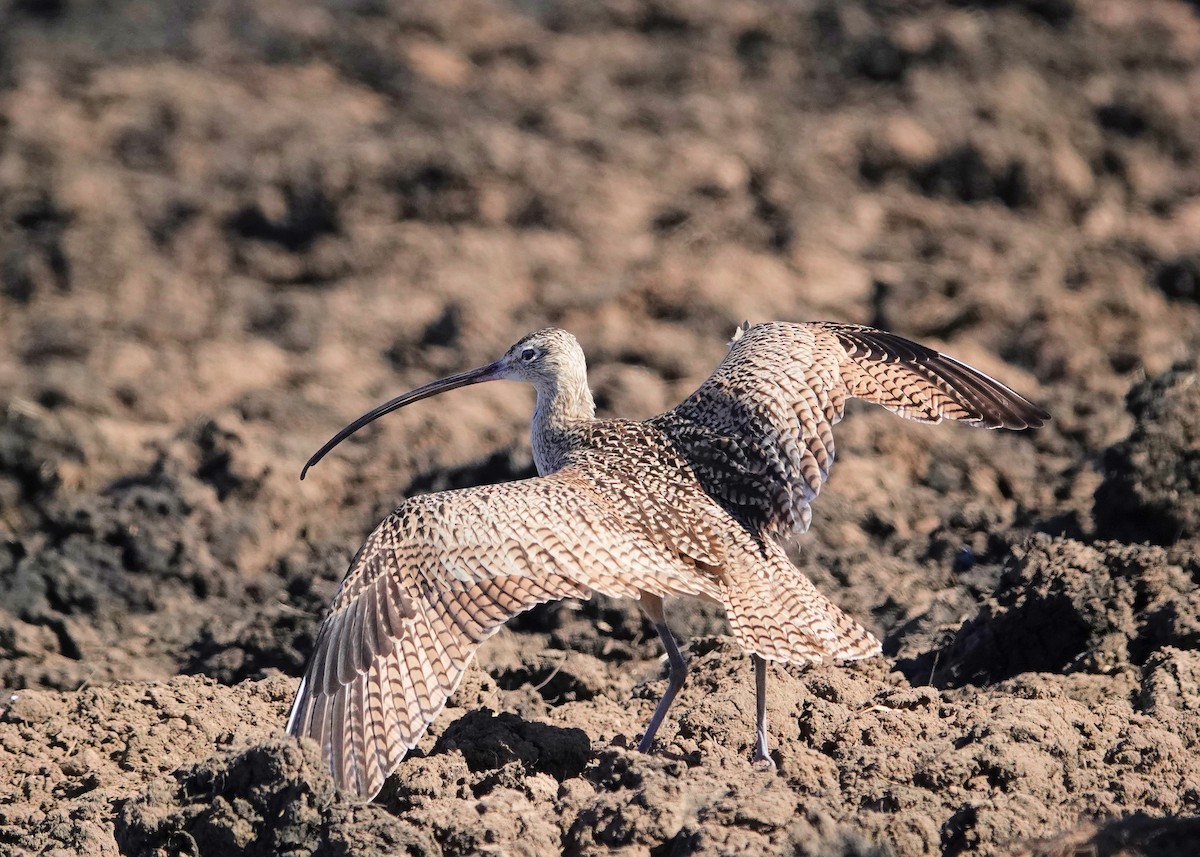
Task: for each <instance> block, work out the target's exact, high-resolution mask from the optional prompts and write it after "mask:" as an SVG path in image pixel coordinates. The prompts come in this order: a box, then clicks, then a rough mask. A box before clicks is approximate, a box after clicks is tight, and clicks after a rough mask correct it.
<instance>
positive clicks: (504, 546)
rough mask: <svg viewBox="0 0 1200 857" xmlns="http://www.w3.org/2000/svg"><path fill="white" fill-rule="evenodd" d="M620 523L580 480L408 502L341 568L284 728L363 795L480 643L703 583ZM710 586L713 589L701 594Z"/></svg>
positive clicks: (577, 473)
mask: <svg viewBox="0 0 1200 857" xmlns="http://www.w3.org/2000/svg"><path fill="white" fill-rule="evenodd" d="M653 547H654V546H653V545H652V544H649V543H648V542H647V540H646V539H645V538H644V537H642V536H641V535H639V534H638V533H637V532H636V531H634V530H632V529H629V528H627V527H625V526H624V525H623V523H622V521H621V520H620V519H619V518H618V517H617V516H616V515H614V514H613V512H612V509H611V508H610V506H609V505H608V504H607V502H606V501H605V498H604V497H603V496H602V495H601V494H599V493H598V492H597V490H596V488H595V486H594V485H593V484H592V483H591V482H590V481H589V480H588V478H587V476H586V474H585V473H584V472H583V471H581V470H580V469H579V468H575V467H568V468H564V469H563V470H560V471H558V472H557V473H555V474H553V475H552V476H547V477H541V478H537V479H529V480H523V481H521V482H512V483H506V484H502V485H489V486H484V487H480V488H468V489H465V490H462V491H448V492H442V493H438V494H429V495H424V496H421V497H415V498H413V499H411V500H409V501H407V502H406V503H404V505H402V506H401V507H400V508H399V509H397V510H396V512H394V513H393V514H391V515H389V516H388V517H387V518H386V519H385V520H384V521H383V522H382V523H381V524H380V525H379V526H378V527H377V528H376V529H375V531H374V532H373V533H372V534H371V535H370V537H369V538H368V539H367V541H366V543H365V544H364V545H363V547H362V549H361V550H360V551H359V553H358V555H357V556H356V557H355V558H354V560H353V562H352V563H351V565H350V569H349V571H348V572H347V575H346V578H345V580H344V581H343V583H342V586H341V588H340V589H339V591H338V595H337V597H336V598H335V600H334V603H333V607H332V610H331V612H330V615H329V616H328V618H327V619H326V620H325V623H324V624H323V625H322V627H321V630H320V631H319V633H318V636H317V640H316V643H315V646H314V651H313V656H312V659H311V661H310V663H309V666H308V669H307V671H306V672H305V675H304V678H303V680H302V682H301V684H300V688H299V690H298V692H297V695H296V701H295V703H294V705H293V707H292V714H291V717H290V718H289V721H288V731H289V732H291V733H292V734H293V735H297V736H301V737H309V738H312V739H313V740H315V741H316V742H317V743H318V744H319V745H320V747H321V751H322V754H323V758H324V759H325V760H326V762H327V763H328V764H329V766H330V770H331V771H332V772H333V776H334V780H335V781H336V782H337V784H338V785H339V786H340V787H341V788H344V789H347V790H350V791H352V792H355V793H357V794H358V795H360V796H362V797H364V798H369V797H371V796H373V795H374V794H375V793H376V792H378V790H379V788H380V787H381V786H382V784H383V781H384V779H385V778H386V777H387V776H388V774H389V773H391V772H392V771H393V770H394V769H395V767H396V765H397V764H398V763H399V762H400V760H401V759H402V758H403V757H404V754H405V753H406V752H407V751H408V750H410V749H411V748H412V747H413V746H414V745H415V744H416V743H417V741H418V740H419V739H420V737H421V736H422V735H423V734H424V732H425V729H426V728H427V726H428V725H429V723H430V722H431V721H432V720H433V719H434V718H435V717H436V716H437V715H438V713H439V712H440V711H441V710H442V708H443V707H444V706H445V704H446V700H447V699H448V697H449V696H450V694H451V693H453V691H454V689H455V688H456V687H457V686H458V684H459V682H460V681H461V679H462V676H463V673H464V671H465V669H466V668H467V665H468V664H469V662H470V658H471V657H472V655H473V654H474V653H475V650H476V649H477V648H478V646H479V644H480V643H481V642H482V641H483V640H485V639H487V638H488V637H489V636H491V635H492V634H493V633H495V632H496V630H497V629H498V628H499V627H500V626H501V625H502V624H503V623H504V622H505V621H506V620H508V619H509V618H511V617H512V616H514V615H516V614H517V613H520V612H521V611H523V610H527V609H529V608H530V607H533V606H534V605H536V604H539V603H542V602H545V601H552V600H556V599H560V598H567V597H588V596H589V595H590V594H591V592H592V591H593V590H594V591H599V592H603V593H605V594H608V595H612V596H618V597H622V596H623V597H637V596H638V594H639V592H641V591H647V592H652V593H655V594H659V595H667V594H696V593H698V592H699V590H700V589H702V588H703V586H704V585H705V584H704V582H703V581H700V582H698V581H697V579H696V575H695V574H694V573H692V574H689V573H688V572H689V570H688V568H687V567H686V566H684V565H682V564H680V563H678V562H675V563H673V562H672V561H671V557H670V556H669V555H668V554H665V553H663V554H661V555H660V554H659V553H657V552H655V551H654V550H653ZM707 585H709V586H711V587H714V590H713V591H714V592H715V586H716V583H715V581H712V582H710V583H709V584H707Z"/></svg>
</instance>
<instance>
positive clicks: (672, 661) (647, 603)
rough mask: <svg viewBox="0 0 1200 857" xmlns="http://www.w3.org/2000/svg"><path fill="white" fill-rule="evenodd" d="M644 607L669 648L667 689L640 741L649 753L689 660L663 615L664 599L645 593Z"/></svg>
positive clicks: (673, 699)
mask: <svg viewBox="0 0 1200 857" xmlns="http://www.w3.org/2000/svg"><path fill="white" fill-rule="evenodd" d="M642 608H643V609H644V610H645V611H646V613H647V614H648V615H649V616H650V619H651V620H652V621H653V622H654V629H655V630H656V631H658V636H659V638H660V639H661V640H662V644H663V648H664V649H666V650H667V663H668V665H669V670H668V672H667V689H666V691H665V692H664V693H663V695H662V699H660V700H659V701H658V706H657V707H656V708H655V709H654V716H653V717H651V718H650V725H649V726H647V727H646V734H645V735H643V736H642V740H641V741H640V742H639V743H638V752H641V753H649V752H650V748H651V747H652V746H654V735H655V733H657V732H658V727H659V726H661V725H662V722H663V718H664V717H666V716H667V709H669V708H670V707H671V703H672V702H674V701H675V695H676V694H677V693H679V689H680V688H681V687H683V682H684V681H685V680H686V679H687V661H686V660H684V658H683V655H682V654H680V652H679V647H678V646H677V645H675V638H674V637H672V636H671V629H670V628H668V627H667V621H666V617H665V616H664V615H663V610H662V599H661V598H657V597H654V596H646V595H643V596H642Z"/></svg>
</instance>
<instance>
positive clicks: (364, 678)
mask: <svg viewBox="0 0 1200 857" xmlns="http://www.w3.org/2000/svg"><path fill="white" fill-rule="evenodd" d="M498 379H509V380H515V381H526V382H528V383H530V384H532V385H533V386H534V387H535V388H536V390H537V405H536V409H535V411H534V416H533V432H532V433H533V457H534V462H535V464H536V465H537V470H538V473H539V474H540V475H539V476H537V477H534V478H532V479H525V480H521V481H518V482H508V483H504V484H500V485H487V486H482V487H477V488H467V489H463V490H458V491H444V492H440V493H436V494H427V495H424V496H418V497H413V498H411V499H409V500H407V501H405V502H404V504H403V505H401V506H400V508H398V509H397V510H396V511H395V512H393V513H392V514H391V515H389V516H388V517H387V518H386V519H384V521H383V522H382V523H381V524H380V525H379V526H378V527H377V528H376V529H375V531H374V532H373V533H371V535H370V537H369V538H368V539H367V541H366V544H364V545H363V546H362V548H361V549H360V550H359V552H358V555H357V556H355V557H354V560H353V562H352V563H351V564H350V569H349V571H348V572H347V573H346V578H345V580H344V581H343V582H342V585H341V588H340V589H339V590H338V593H337V596H336V598H335V599H334V602H333V609H332V612H331V613H330V614H329V616H328V618H326V620H325V623H324V624H323V625H322V626H321V630H320V632H319V634H318V635H317V640H316V644H315V646H314V651H313V655H312V660H311V661H310V663H309V665H308V669H307V670H306V671H305V674H304V678H303V680H302V681H301V683H300V688H299V690H298V691H297V693H296V701H295V703H294V704H293V706H292V712H291V717H290V718H289V720H288V731H289V732H291V733H292V734H293V735H297V736H301V737H309V738H313V739H315V740H316V741H317V743H318V744H319V745H320V746H321V752H322V754H323V757H324V758H325V760H326V761H327V763H328V764H329V766H330V769H331V770H332V772H333V777H334V780H335V781H336V782H337V784H338V785H339V786H340V787H342V788H345V789H349V790H350V791H353V792H355V793H357V794H358V795H359V796H361V797H364V798H370V797H372V796H374V795H375V794H376V793H377V792H378V791H379V788H380V787H381V786H382V785H383V781H384V779H385V778H386V777H387V776H388V775H389V774H390V773H391V772H392V771H393V770H395V768H396V766H397V765H398V764H399V762H400V760H401V759H402V758H403V757H404V755H405V753H407V752H408V751H409V750H410V749H412V747H413V746H414V745H415V744H416V743H417V741H418V740H419V739H420V737H421V735H422V734H424V732H425V729H426V728H427V727H428V726H429V723H430V722H431V721H432V720H433V719H434V718H435V717H436V716H437V715H438V713H439V712H440V711H441V710H442V708H443V707H444V706H445V704H446V699H447V698H448V697H449V696H450V694H451V693H453V691H454V689H455V688H456V687H457V686H458V684H459V682H460V681H461V679H462V676H463V672H464V670H465V669H466V667H467V664H468V662H469V661H470V659H471V656H472V655H473V654H474V653H475V650H476V649H477V648H478V646H479V644H480V643H481V642H483V640H485V639H487V638H488V637H489V636H491V635H492V634H493V633H495V632H496V630H497V629H499V627H500V626H501V625H502V624H504V622H505V621H507V620H508V619H510V618H511V617H513V616H515V615H516V614H518V613H520V612H522V611H523V610H527V609H529V608H530V607H533V606H534V605H536V604H540V603H542V602H546V601H553V600H556V599H560V598H569V597H575V598H587V597H589V596H590V595H591V594H592V593H593V592H601V593H604V594H605V595H610V596H616V597H627V598H637V599H639V600H640V602H641V606H642V609H643V610H645V612H646V613H647V614H648V615H649V617H650V619H651V620H652V621H653V622H654V626H655V628H656V629H657V630H658V634H659V636H660V637H661V638H662V643H663V647H664V648H665V649H666V653H667V658H668V662H669V673H668V682H667V689H666V692H665V693H664V694H663V697H662V699H661V700H660V701H659V703H658V706H657V707H656V708H655V710H654V715H653V716H652V717H651V719H650V723H649V725H648V726H647V727H646V734H645V735H644V736H643V737H642V740H641V743H640V744H639V745H638V749H639V750H641V751H642V752H648V751H649V750H650V748H651V746H652V744H653V742H654V735H655V732H656V731H657V730H658V727H659V725H660V724H661V723H662V720H663V717H664V716H665V715H666V713H667V709H668V708H670V706H671V702H672V700H673V699H674V698H675V695H676V694H677V693H678V692H679V689H680V688H681V687H682V686H683V683H684V679H685V677H686V674H687V663H686V661H685V660H684V658H683V656H682V655H681V654H680V652H679V649H678V647H677V646H676V644H675V640H674V638H673V637H672V636H671V631H670V630H669V629H668V627H667V621H666V618H665V616H664V615H663V598H664V597H666V596H669V595H692V596H698V597H700V598H705V599H708V600H710V601H715V602H717V603H718V604H721V605H723V606H724V607H725V611H726V614H727V616H728V619H729V624H730V627H731V629H732V631H733V634H734V637H736V639H737V640H738V642H739V643H740V644H741V645H742V647H743V648H745V649H746V650H747V651H748V652H749V653H750V655H751V658H752V659H753V663H754V675H755V689H756V693H757V712H756V714H757V716H756V736H755V745H756V750H755V756H754V760H755V761H756V762H759V761H765V762H767V763H769V762H770V758H769V756H768V755H767V724H766V661H768V660H773V661H783V662H788V663H801V664H803V663H812V662H815V661H819V660H822V659H823V658H827V657H828V658H833V659H834V660H854V659H858V658H864V657H868V656H870V655H874V654H877V653H878V652H879V650H880V646H879V641H878V640H876V639H875V637H873V636H872V635H871V633H870V632H869V631H867V630H866V629H865V628H863V627H862V626H861V625H860V624H859V623H858V622H856V621H855V620H853V619H851V618H850V617H849V616H847V615H846V614H845V613H843V612H842V611H841V610H840V609H838V607H836V606H835V605H834V604H833V603H832V602H831V601H829V599H827V598H826V597H825V596H823V595H821V594H820V593H819V592H817V590H816V588H815V587H814V586H813V585H812V583H811V582H810V581H809V580H808V578H807V577H805V576H804V575H803V574H801V573H800V571H799V570H798V569H797V568H796V567H795V566H793V565H792V564H791V562H790V561H789V560H788V558H787V556H786V554H785V553H784V550H783V547H782V546H781V542H783V541H785V540H786V539H787V538H788V537H790V536H792V535H794V534H796V533H801V532H804V531H805V530H807V529H808V525H809V522H810V520H811V516H812V513H811V511H810V508H809V506H810V504H811V502H812V501H813V499H814V498H815V497H816V496H817V493H818V492H819V491H820V490H821V484H822V483H823V482H824V481H825V479H826V478H827V477H828V475H829V468H830V467H831V466H832V465H833V457H834V450H833V434H832V431H831V430H832V427H833V425H834V424H835V423H837V422H838V421H839V420H840V419H841V417H842V413H843V409H844V407H845V403H846V399H848V398H852V397H853V398H861V399H866V400H868V401H871V402H875V403H876V404H879V405H882V406H883V407H885V408H887V409H888V410H890V411H892V412H893V413H896V414H899V415H900V416H902V417H907V418H908V419H913V420H918V421H921V422H929V423H936V422H940V421H941V420H943V419H951V420H958V421H960V422H964V423H967V424H969V425H975V426H984V427H987V428H1009V429H1024V428H1028V427H1031V426H1039V425H1041V424H1042V422H1043V421H1044V420H1046V419H1048V417H1049V415H1048V414H1047V413H1046V412H1045V411H1043V410H1042V409H1041V408H1039V407H1038V406H1036V405H1034V404H1032V403H1031V402H1029V401H1027V400H1026V399H1024V398H1022V397H1021V396H1020V395H1018V394H1017V393H1015V392H1013V391H1012V390H1010V389H1009V388H1008V387H1006V386H1004V385H1003V384H1001V383H1000V382H998V381H995V380H993V379H992V378H989V377H988V376H986V375H984V374H982V373H980V372H977V371H976V370H974V369H972V368H971V367H969V366H966V365H965V364H963V363H960V362H958V361H957V360H955V359H953V358H951V357H947V356H946V355H944V354H940V353H938V352H937V351H934V350H932V349H930V348H926V347H925V346H923V345H918V344H917V343H915V342H910V341H909V340H907V339H903V338H901V337H899V336H895V335H893V334H890V333H885V332H884V331H880V330H875V329H873V328H870V327H862V326H858V325H850V324H836V323H831V322H812V323H808V324H785V323H781V322H772V323H768V324H758V325H754V326H753V327H751V326H749V325H748V324H746V325H743V326H742V327H740V328H739V329H738V331H737V333H736V334H735V335H734V339H733V341H732V342H731V343H730V348H729V353H728V355H727V356H726V357H725V359H724V360H723V361H722V362H721V365H720V366H718V367H717V369H716V371H715V372H714V373H713V374H712V376H711V377H709V379H708V380H707V381H705V382H704V383H703V384H701V385H700V388H699V389H697V390H696V391H695V392H694V393H692V395H690V396H688V398H687V399H686V400H684V402H683V403H682V404H680V405H679V406H678V407H676V408H675V409H674V410H671V411H667V412H666V413H664V414H660V415H659V416H656V417H653V418H651V419H648V420H646V421H644V422H634V421H630V420H598V419H596V418H595V406H594V404H593V402H592V394H591V391H590V390H589V389H588V385H587V369H586V364H585V362H584V356H583V350H582V349H581V348H580V347H579V343H578V342H576V341H575V338H574V337H573V336H571V334H569V333H567V332H565V331H563V330H558V329H555V328H549V329H546V330H539V331H537V332H536V333H531V334H530V335H528V336H526V337H525V338H524V339H522V340H521V341H520V342H518V343H516V344H515V345H513V346H512V347H511V348H510V349H508V351H507V352H506V353H505V354H504V356H503V357H501V358H500V359H499V360H497V361H496V362H494V363H490V364H488V365H487V366H483V367H480V368H478V369H473V370H470V371H467V372H462V373H459V374H457V375H451V376H450V377H448V378H444V379H442V380H440V381H434V382H433V383H431V384H427V385H425V386H424V387H420V388H419V389H416V390H413V391H412V392H410V393H406V394H405V395H403V396H400V397H398V398H396V399H393V400H392V401H390V402H388V403H386V404H384V405H381V406H380V407H378V408H376V409H375V410H373V411H371V412H370V413H367V414H364V415H363V416H362V417H360V418H359V419H357V420H355V421H354V422H353V423H351V424H350V425H348V426H346V428H344V429H343V430H342V431H340V432H338V434H337V435H336V436H334V437H333V438H332V439H331V440H330V441H329V442H328V443H326V444H325V446H323V447H322V448H321V450H320V451H319V452H317V453H316V455H314V456H313V457H312V458H311V459H309V462H308V464H307V465H305V468H304V472H302V473H301V478H303V477H304V473H305V472H307V470H308V468H309V467H312V466H313V465H314V464H316V463H317V462H318V461H319V460H320V459H321V458H322V457H323V456H324V455H325V454H326V453H328V452H329V451H330V450H331V449H332V448H333V447H334V446H336V445H337V444H338V443H340V442H341V441H342V440H344V439H345V438H346V437H348V436H349V435H351V434H352V433H354V432H355V431H357V430H358V429H360V428H362V427H363V426H364V425H366V424H367V423H369V422H371V421H372V420H374V419H376V418H377V417H380V416H382V415H384V414H386V413H389V412H391V411H394V410H396V409H397V408H401V407H403V406H405V405H407V404H410V403H412V402H415V401H417V400H418V399H424V398H426V397H428V396H432V395H435V394H437V393H441V392H443V391H446V390H451V389H454V388H456V387H463V386H466V385H468V384H478V383H480V382H483V381H493V380H498Z"/></svg>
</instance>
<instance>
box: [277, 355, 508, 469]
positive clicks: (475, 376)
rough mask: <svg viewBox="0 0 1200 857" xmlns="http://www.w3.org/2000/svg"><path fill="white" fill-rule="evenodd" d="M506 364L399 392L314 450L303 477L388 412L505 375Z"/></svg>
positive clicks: (451, 376)
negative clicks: (329, 454)
mask: <svg viewBox="0 0 1200 857" xmlns="http://www.w3.org/2000/svg"><path fill="white" fill-rule="evenodd" d="M503 368H504V367H503V364H502V363H501V362H500V361H499V360H497V361H496V362H495V363H489V364H488V365H486V366H480V367H479V368H478V369H468V370H467V371H466V372H459V373H457V374H455V375H450V376H447V377H445V378H442V379H441V380H439V381H432V382H430V383H428V384H426V385H425V386H423V387H417V389H415V390H412V391H411V392H408V393H405V394H404V395H402V396H397V397H396V398H394V399H392V400H391V401H390V402H385V403H384V404H382V405H380V406H379V407H378V408H375V409H374V410H372V411H368V412H367V413H365V414H363V415H362V416H361V417H359V418H358V419H356V420H355V421H354V422H352V423H350V425H348V426H346V427H345V428H344V429H342V430H341V431H340V432H338V433H337V434H335V435H334V436H333V437H331V438H330V439H329V440H328V441H327V442H326V444H325V445H324V446H323V447H321V448H320V449H318V450H317V451H316V452H315V453H313V457H312V458H310V459H309V460H308V463H307V464H305V465H304V469H303V470H301V471H300V478H301V479H303V478H304V477H305V475H306V474H307V473H308V468H310V467H312V466H313V465H314V464H316V463H317V462H318V461H320V460H321V459H322V458H324V457H325V456H326V455H327V454H328V453H329V451H330V450H331V449H333V448H334V447H335V446H337V445H338V444H339V443H341V442H342V441H343V440H345V439H346V438H348V437H350V435H352V434H354V433H355V432H356V431H358V430H359V429H360V428H362V427H363V426H365V425H366V424H367V423H370V422H374V421H375V420H377V419H379V418H380V417H382V416H383V415H384V414H390V413H391V412H392V411H395V410H398V409H399V408H403V407H404V406H405V405H411V404H412V403H413V402H416V401H420V400H421V399H428V398H429V397H430V396H436V395H437V394H438V393H444V392H446V391H447V390H454V389H457V388H458V387H466V386H468V385H470V384H481V383H483V382H484V381H495V380H497V379H499V378H500V377H502V376H501V374H500V373H501V372H502V371H503Z"/></svg>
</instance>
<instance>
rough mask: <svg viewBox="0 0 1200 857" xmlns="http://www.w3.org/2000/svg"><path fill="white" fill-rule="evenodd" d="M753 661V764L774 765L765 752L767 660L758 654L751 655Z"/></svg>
mask: <svg viewBox="0 0 1200 857" xmlns="http://www.w3.org/2000/svg"><path fill="white" fill-rule="evenodd" d="M750 659H751V660H752V661H754V695H755V715H756V719H755V724H754V759H753V760H752V761H753V762H754V764H756V765H757V764H760V763H762V764H763V765H764V767H765V766H767V765H769V766H770V767H772V768H774V767H775V762H774V760H773V759H772V758H771V757H770V756H769V755H768V754H767V661H766V659H765V658H763V657H761V656H760V655H751V656H750Z"/></svg>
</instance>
